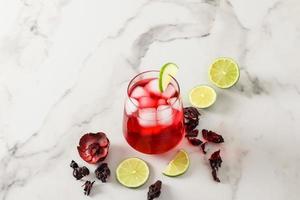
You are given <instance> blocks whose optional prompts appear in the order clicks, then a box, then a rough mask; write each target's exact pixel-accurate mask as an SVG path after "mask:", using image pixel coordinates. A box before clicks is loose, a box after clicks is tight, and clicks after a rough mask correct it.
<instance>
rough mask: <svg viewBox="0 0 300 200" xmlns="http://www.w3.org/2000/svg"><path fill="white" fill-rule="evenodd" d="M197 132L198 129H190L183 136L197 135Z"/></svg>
mask: <svg viewBox="0 0 300 200" xmlns="http://www.w3.org/2000/svg"><path fill="white" fill-rule="evenodd" d="M198 134H199V130H198V129H194V130H192V131H190V132H189V133H186V135H185V137H197V136H198Z"/></svg>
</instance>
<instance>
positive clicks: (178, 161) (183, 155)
mask: <svg viewBox="0 0 300 200" xmlns="http://www.w3.org/2000/svg"><path fill="white" fill-rule="evenodd" d="M189 165H190V160H189V155H188V154H187V152H186V151H184V150H180V151H179V152H178V153H177V154H176V156H175V157H174V159H173V160H171V162H170V163H169V164H168V166H167V167H166V169H165V170H164V171H163V174H164V175H166V176H173V177H174V176H179V175H181V174H184V173H185V172H186V171H187V169H188V168H189Z"/></svg>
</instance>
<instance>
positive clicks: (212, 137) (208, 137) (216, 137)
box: [202, 129, 224, 143]
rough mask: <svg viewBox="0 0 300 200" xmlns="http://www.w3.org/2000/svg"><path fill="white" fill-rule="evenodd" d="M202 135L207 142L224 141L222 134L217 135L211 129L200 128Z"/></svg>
mask: <svg viewBox="0 0 300 200" xmlns="http://www.w3.org/2000/svg"><path fill="white" fill-rule="evenodd" d="M202 136H203V138H204V139H205V140H207V141H208V142H213V143H222V142H224V139H223V137H222V135H219V134H217V133H215V132H213V131H208V130H206V129H203V130H202Z"/></svg>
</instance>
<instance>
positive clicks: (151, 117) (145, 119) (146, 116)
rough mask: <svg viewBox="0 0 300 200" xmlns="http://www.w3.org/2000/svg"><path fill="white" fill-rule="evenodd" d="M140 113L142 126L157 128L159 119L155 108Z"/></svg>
mask: <svg viewBox="0 0 300 200" xmlns="http://www.w3.org/2000/svg"><path fill="white" fill-rule="evenodd" d="M138 113H139V117H138V121H139V123H140V125H141V126H144V127H152V126H156V122H157V118H156V109H155V108H144V109H139V111H138Z"/></svg>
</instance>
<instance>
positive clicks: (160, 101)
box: [157, 99, 167, 106]
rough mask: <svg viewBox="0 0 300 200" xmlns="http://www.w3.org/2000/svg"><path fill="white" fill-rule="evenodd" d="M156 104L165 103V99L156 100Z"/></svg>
mask: <svg viewBox="0 0 300 200" xmlns="http://www.w3.org/2000/svg"><path fill="white" fill-rule="evenodd" d="M157 105H159V106H160V105H167V101H166V100H165V99H159V100H158V101H157Z"/></svg>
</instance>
